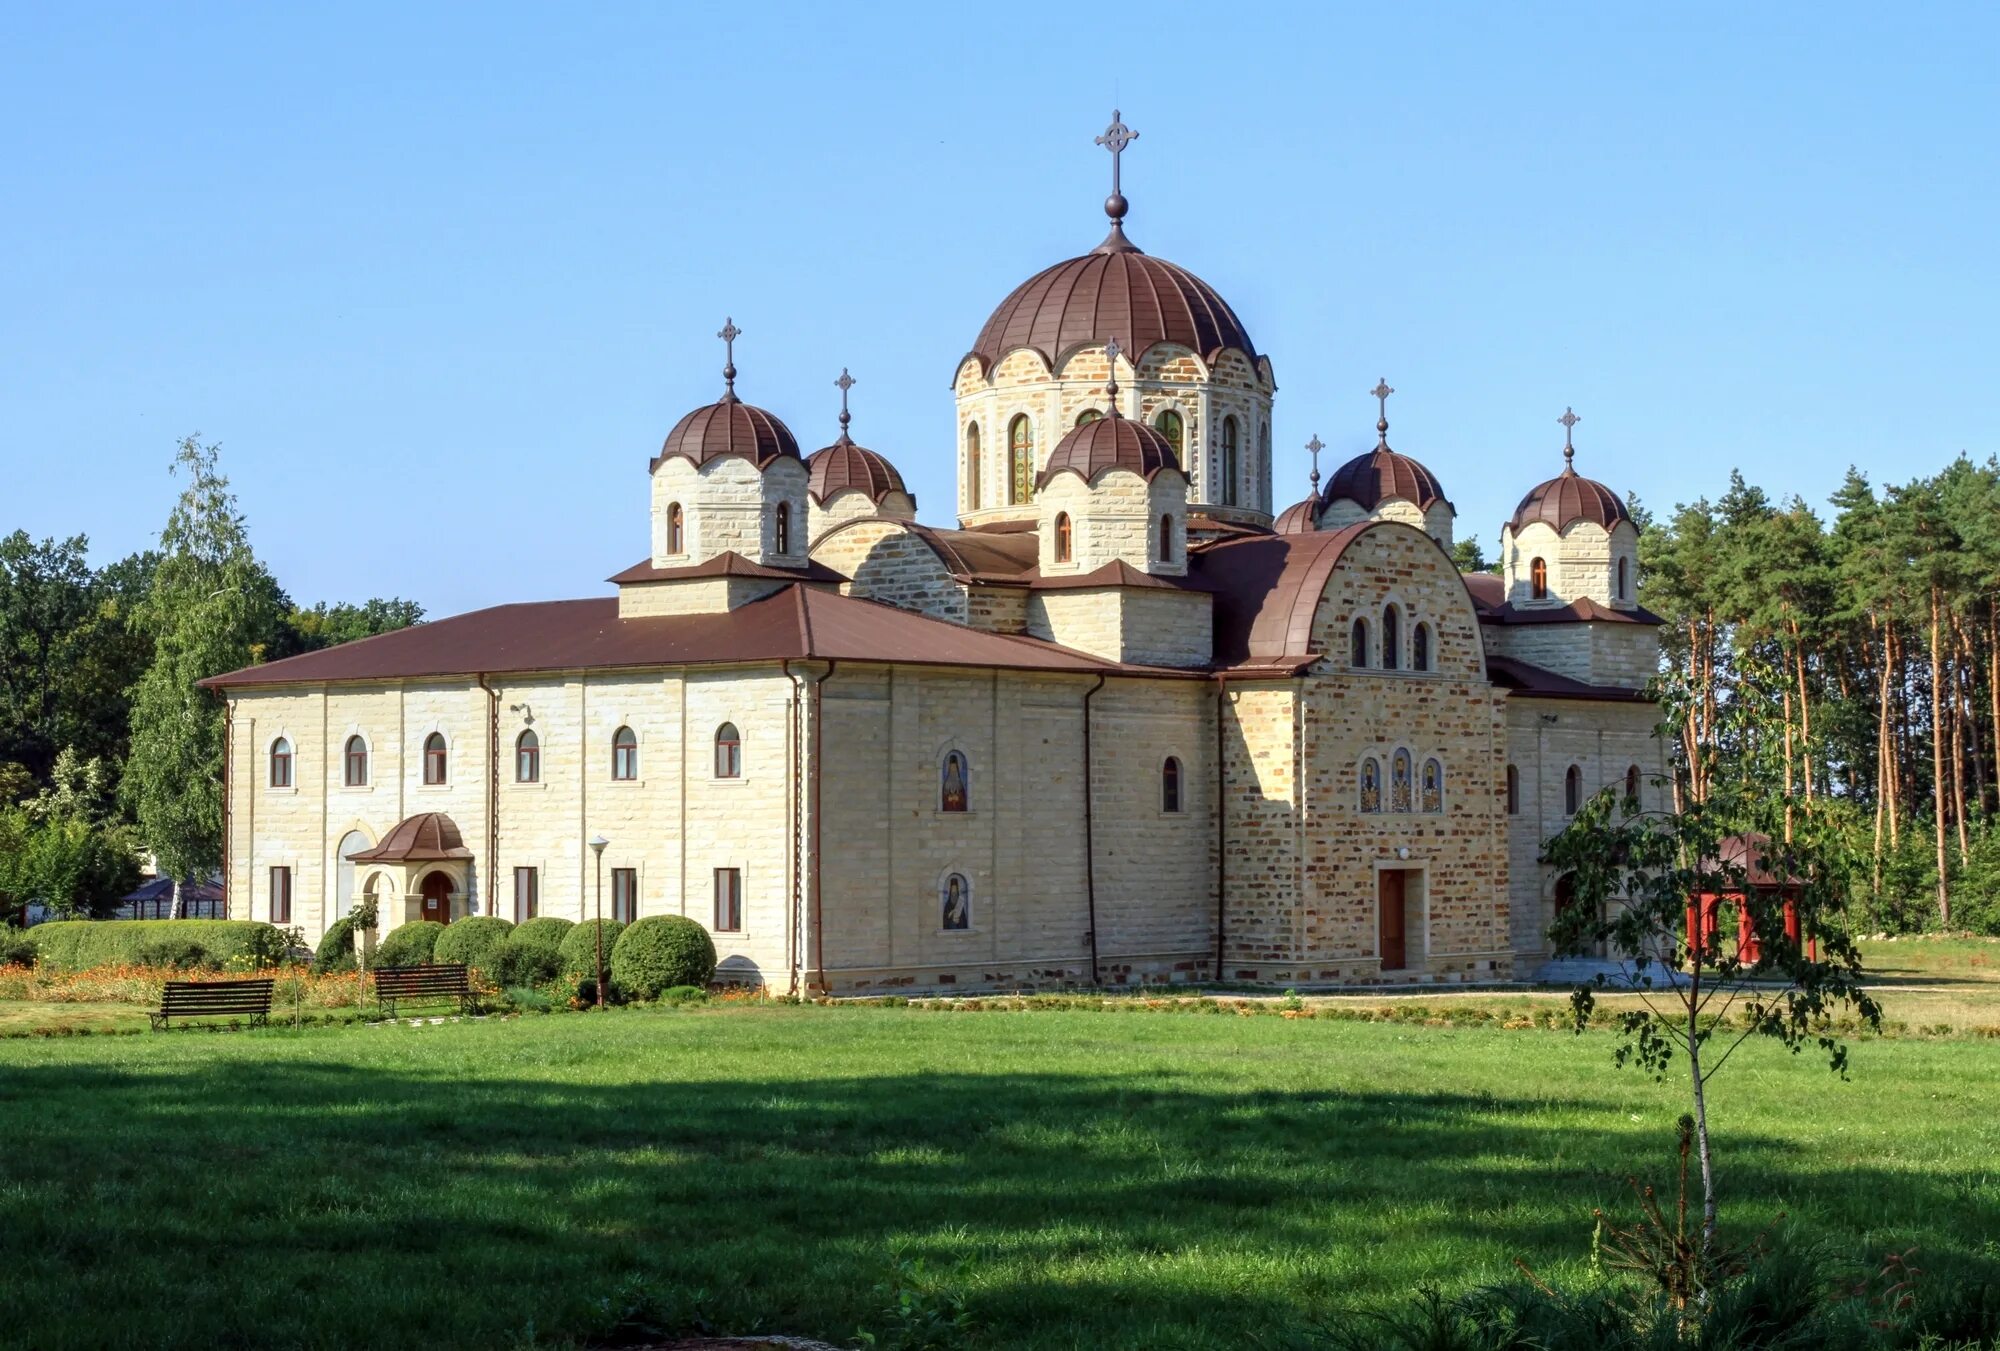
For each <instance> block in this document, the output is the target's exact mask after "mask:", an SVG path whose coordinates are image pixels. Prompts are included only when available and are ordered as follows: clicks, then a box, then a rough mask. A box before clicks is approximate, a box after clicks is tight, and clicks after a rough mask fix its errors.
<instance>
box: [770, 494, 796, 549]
mask: <svg viewBox="0 0 2000 1351" xmlns="http://www.w3.org/2000/svg"><path fill="white" fill-rule="evenodd" d="M771 551H772V552H773V553H781V554H788V553H790V552H791V551H792V504H791V503H789V502H780V503H778V507H777V510H776V511H774V512H772V513H771Z"/></svg>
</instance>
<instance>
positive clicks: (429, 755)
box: [424, 732, 449, 784]
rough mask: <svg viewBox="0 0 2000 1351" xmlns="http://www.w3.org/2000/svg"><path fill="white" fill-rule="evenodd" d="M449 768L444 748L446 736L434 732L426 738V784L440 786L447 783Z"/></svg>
mask: <svg viewBox="0 0 2000 1351" xmlns="http://www.w3.org/2000/svg"><path fill="white" fill-rule="evenodd" d="M448 767H449V761H448V760H447V758H446V751H445V746H444V735H443V734H442V733H439V732H432V733H431V734H430V735H429V736H427V737H425V738H424V782H425V783H428V784H440V783H443V782H444V781H445V778H446V774H445V771H446V769H447V768H448Z"/></svg>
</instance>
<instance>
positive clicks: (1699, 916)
mask: <svg viewBox="0 0 2000 1351" xmlns="http://www.w3.org/2000/svg"><path fill="white" fill-rule="evenodd" d="M1770 852H1771V837H1770V836H1769V835H1765V834H1763V833H1761V832H1759V831H1754V830H1753V831H1745V832H1743V833H1742V834H1740V835H1730V836H1727V837H1725V838H1724V839H1723V840H1722V842H1721V843H1720V844H1719V845H1718V846H1717V849H1716V853H1717V855H1718V858H1717V859H1716V860H1711V861H1710V865H1709V866H1710V867H1713V868H1716V870H1718V871H1720V869H1721V868H1722V867H1728V868H1730V869H1731V870H1732V871H1736V872H1740V873H1741V874H1742V875H1743V885H1742V887H1741V888H1739V889H1734V890H1728V891H1704V892H1701V893H1700V894H1698V895H1697V896H1695V897H1694V898H1693V899H1692V900H1690V901H1689V902H1688V907H1687V934H1688V948H1689V950H1690V951H1700V952H1713V951H1715V944H1716V931H1717V930H1718V929H1719V928H1721V920H1722V906H1723V903H1724V902H1725V901H1726V902H1728V903H1729V904H1730V905H1731V906H1733V907H1734V908H1735V910H1736V953H1737V956H1738V958H1739V959H1740V960H1741V961H1742V962H1743V964H1744V965H1746V966H1755V965H1756V964H1757V963H1758V962H1760V961H1762V960H1763V959H1764V944H1763V940H1762V938H1760V937H1759V936H1758V934H1757V931H1756V927H1755V925H1754V924H1753V923H1752V921H1751V917H1750V906H1749V904H1748V903H1747V902H1748V900H1749V896H1750V894H1752V893H1754V894H1755V895H1757V896H1758V897H1760V898H1761V897H1765V896H1770V895H1774V894H1775V895H1777V896H1778V897H1779V898H1780V899H1781V901H1782V905H1783V913H1784V917H1785V941H1786V942H1787V943H1790V944H1791V945H1792V946H1793V947H1795V948H1796V947H1797V946H1798V945H1799V941H1800V939H1801V938H1802V937H1803V938H1804V939H1805V942H1806V944H1807V955H1808V956H1809V957H1811V958H1812V959H1813V960H1814V961H1818V960H1819V940H1818V939H1816V938H1814V937H1812V936H1811V935H1805V934H1801V933H1800V929H1799V907H1798V892H1799V888H1800V886H1801V885H1802V882H1801V880H1800V879H1799V878H1796V877H1789V876H1788V877H1784V878H1780V877H1778V876H1777V875H1776V874H1775V873H1773V872H1772V871H1771V870H1770V869H1769V868H1768V867H1766V866H1765V864H1764V860H1765V857H1766V856H1767V855H1769V853H1770Z"/></svg>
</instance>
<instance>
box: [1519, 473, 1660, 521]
mask: <svg viewBox="0 0 2000 1351" xmlns="http://www.w3.org/2000/svg"><path fill="white" fill-rule="evenodd" d="M1536 521H1540V522H1541V523H1542V524H1544V525H1546V526H1548V527H1549V528H1551V529H1552V530H1554V531H1555V532H1556V533H1557V534H1561V533H1562V532H1563V531H1565V530H1567V529H1568V528H1569V527H1570V526H1572V525H1574V524H1576V523H1577V522H1578V521H1588V522H1590V523H1591V524H1593V525H1599V526H1602V527H1603V528H1604V529H1606V530H1609V529H1611V527H1612V526H1614V525H1617V524H1618V523H1619V522H1620V521H1624V522H1625V523H1626V524H1628V525H1629V524H1631V521H1632V513H1631V512H1629V511H1627V510H1626V509H1625V504H1624V503H1623V502H1622V501H1620V500H1619V498H1618V494H1617V493H1614V492H1612V491H1611V490H1610V489H1609V488H1607V487H1605V486H1604V485H1603V484H1602V483H1599V482H1598V481H1597V480H1596V479H1589V478H1585V477H1584V476H1583V475H1581V474H1579V473H1577V472H1576V470H1575V468H1574V467H1572V466H1571V465H1569V464H1567V463H1565V464H1564V465H1563V471H1562V472H1561V473H1560V474H1557V475H1556V476H1555V477H1554V478H1552V479H1550V480H1549V481H1548V482H1546V483H1541V484H1537V485H1536V486H1535V487H1533V488H1531V489H1529V491H1528V495H1527V496H1526V497H1524V498H1522V499H1521V505H1520V506H1518V507H1515V508H1514V519H1513V520H1511V521H1509V522H1508V524H1509V525H1510V526H1512V527H1513V529H1514V532H1515V533H1516V534H1519V533H1520V531H1521V529H1522V527H1523V526H1527V525H1532V524H1533V523H1534V522H1536Z"/></svg>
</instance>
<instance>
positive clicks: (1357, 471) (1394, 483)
mask: <svg viewBox="0 0 2000 1351" xmlns="http://www.w3.org/2000/svg"><path fill="white" fill-rule="evenodd" d="M1392 497H1400V498H1403V499H1404V500H1405V501H1408V502H1414V503H1415V504H1416V505H1417V508H1418V509H1419V510H1428V509H1429V508H1430V506H1431V504H1432V503H1434V502H1445V495H1444V485H1443V484H1441V483H1439V482H1438V480H1437V475H1436V474H1433V473H1432V472H1431V471H1430V470H1428V469H1426V468H1424V467H1423V466H1422V465H1421V464H1419V463H1417V462H1416V461H1415V460H1413V459H1411V458H1410V457H1409V456H1407V455H1404V454H1402V453H1401V452H1400V451H1394V450H1391V449H1389V447H1387V446H1377V447H1376V448H1375V449H1373V450H1371V451H1369V452H1368V453H1367V454H1366V455H1357V456H1355V457H1354V458H1353V459H1351V460H1349V461H1348V462H1347V463H1346V464H1343V465H1342V466H1340V468H1338V469H1336V470H1334V471H1333V477H1332V478H1330V479H1328V480H1327V482H1326V492H1325V493H1324V494H1322V495H1321V497H1320V501H1321V503H1322V504H1324V503H1327V502H1338V501H1340V500H1342V499H1343V498H1344V499H1346V500H1347V501H1349V502H1352V503H1354V504H1355V505H1357V506H1359V507H1360V508H1361V509H1362V510H1363V511H1373V510H1374V509H1375V508H1376V507H1378V506H1380V505H1381V504H1382V503H1384V502H1386V501H1388V500H1389V499H1390V498H1392ZM1446 505H1447V506H1449V505H1450V503H1448V502H1446Z"/></svg>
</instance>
